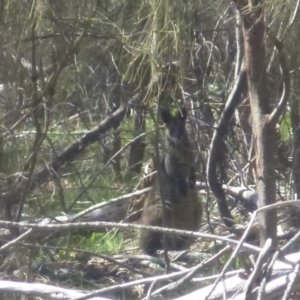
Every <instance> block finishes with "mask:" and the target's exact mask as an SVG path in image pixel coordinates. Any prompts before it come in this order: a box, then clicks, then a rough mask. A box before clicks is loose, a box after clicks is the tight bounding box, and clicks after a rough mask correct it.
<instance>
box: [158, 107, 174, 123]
mask: <svg viewBox="0 0 300 300" xmlns="http://www.w3.org/2000/svg"><path fill="white" fill-rule="evenodd" d="M160 117H161V119H162V121H163V122H164V123H165V124H166V125H168V124H169V123H170V122H171V121H172V118H173V116H172V115H171V113H170V112H169V111H168V110H166V109H162V110H161V112H160Z"/></svg>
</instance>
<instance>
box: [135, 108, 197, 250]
mask: <svg viewBox="0 0 300 300" xmlns="http://www.w3.org/2000/svg"><path fill="white" fill-rule="evenodd" d="M186 118H187V111H186V109H185V108H182V109H181V111H179V112H178V113H177V114H176V115H175V116H173V115H172V114H171V113H170V112H168V111H166V110H163V111H162V112H161V119H162V121H163V122H164V123H165V124H166V132H165V138H164V145H163V146H164V149H163V152H164V153H163V157H162V159H161V170H160V171H161V175H160V182H158V176H156V179H155V182H154V185H153V187H152V190H151V191H150V193H149V195H148V197H147V199H146V201H145V205H144V209H143V213H142V224H143V225H151V226H162V225H163V209H162V201H161V196H162V197H163V198H164V201H165V206H166V212H165V213H166V215H165V226H166V227H170V228H176V229H183V230H198V229H199V227H200V223H201V216H202V207H201V203H200V200H199V198H198V193H197V190H196V189H195V171H194V168H193V163H194V159H193V151H192V149H191V146H190V142H189V138H188V134H187V131H186V128H185V121H186ZM159 185H160V186H161V188H160V189H159ZM160 191H161V193H162V195H161V194H160ZM166 242H167V246H168V249H169V250H181V249H185V248H187V247H189V246H190V244H191V243H192V242H193V239H191V238H188V237H183V236H175V235H172V236H171V235H168V236H167V238H166ZM140 246H141V248H142V249H143V251H144V252H145V253H147V254H151V255H153V254H154V253H155V251H156V250H159V249H163V235H162V234H161V233H159V232H153V231H148V230H145V231H143V232H142V234H141V238H140Z"/></svg>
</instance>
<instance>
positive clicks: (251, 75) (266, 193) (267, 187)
mask: <svg viewBox="0 0 300 300" xmlns="http://www.w3.org/2000/svg"><path fill="white" fill-rule="evenodd" d="M256 4H257V3H256ZM240 12H241V14H242V19H243V34H244V43H245V60H246V71H247V78H248V90H249V98H250V105H251V113H252V127H253V134H254V143H255V153H256V174H257V190H258V194H259V207H263V206H266V205H270V204H273V203H275V201H276V185H275V168H274V164H275V149H277V145H276V137H275V136H276V127H275V125H276V123H274V122H268V115H269V114H270V112H271V110H270V105H269V102H270V101H269V100H270V95H269V93H268V90H267V85H266V64H265V45H264V37H265V31H266V28H265V24H264V22H263V21H262V19H263V7H262V1H260V3H258V5H256V6H255V7H253V8H252V9H251V8H249V7H247V8H245V7H244V8H241V7H240ZM259 222H260V243H261V246H263V245H264V244H265V242H266V240H267V238H271V239H272V241H273V246H276V233H277V230H276V229H277V212H276V210H275V209H273V210H268V211H263V212H261V213H260V215H259Z"/></svg>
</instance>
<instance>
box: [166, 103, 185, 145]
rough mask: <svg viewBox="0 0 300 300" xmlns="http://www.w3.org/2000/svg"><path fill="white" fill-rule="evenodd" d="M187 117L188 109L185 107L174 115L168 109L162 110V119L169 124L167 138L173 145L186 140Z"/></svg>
mask: <svg viewBox="0 0 300 300" xmlns="http://www.w3.org/2000/svg"><path fill="white" fill-rule="evenodd" d="M186 118H187V111H186V109H185V108H184V107H183V108H181V109H180V110H179V111H178V112H177V113H176V115H175V116H173V115H172V114H171V113H170V112H169V111H168V110H162V111H161V119H162V121H163V122H164V123H165V124H166V126H167V131H166V139H167V142H169V143H170V144H171V145H172V146H175V145H176V144H180V143H181V142H183V141H186V139H187V133H186V129H185V121H186Z"/></svg>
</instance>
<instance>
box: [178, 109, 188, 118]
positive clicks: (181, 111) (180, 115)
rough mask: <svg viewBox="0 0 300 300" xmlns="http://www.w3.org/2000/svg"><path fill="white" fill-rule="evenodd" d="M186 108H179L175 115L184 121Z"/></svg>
mask: <svg viewBox="0 0 300 300" xmlns="http://www.w3.org/2000/svg"><path fill="white" fill-rule="evenodd" d="M187 115H188V113H187V110H186V108H185V107H182V108H180V110H179V111H178V112H177V114H176V117H177V118H179V119H181V120H182V121H185V120H186V118H187Z"/></svg>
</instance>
